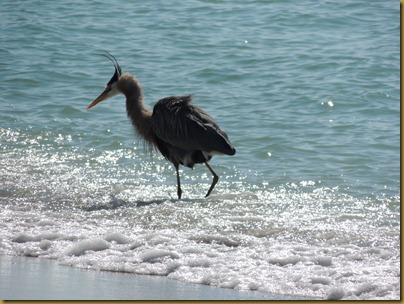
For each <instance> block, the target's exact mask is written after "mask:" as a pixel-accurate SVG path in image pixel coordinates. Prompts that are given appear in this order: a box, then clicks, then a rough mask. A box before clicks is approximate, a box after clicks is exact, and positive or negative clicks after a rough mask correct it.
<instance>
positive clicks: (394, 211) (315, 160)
mask: <svg viewBox="0 0 404 304" xmlns="http://www.w3.org/2000/svg"><path fill="white" fill-rule="evenodd" d="M0 20H1V21H0V42H1V43H0V55H1V56H0V77H1V78H0V79H1V82H0V92H1V93H0V152H1V158H0V171H1V174H0V185H1V186H0V202H1V204H2V205H3V211H4V212H2V213H3V214H2V219H3V223H4V224H2V225H3V227H4V232H2V235H1V237H2V239H1V245H0V250H1V251H2V252H3V253H4V254H13V255H20V254H25V255H39V256H44V257H48V256H52V257H54V258H57V259H59V260H60V261H61V263H67V264H70V265H73V266H77V267H84V266H83V263H84V261H83V259H84V258H83V257H82V256H81V257H74V258H75V259H76V260H74V258H71V257H70V256H71V255H69V254H68V253H66V252H64V251H63V250H62V249H61V248H65V246H68V245H71V246H74V245H72V242H74V241H75V240H76V241H77V239H79V240H80V239H82V238H88V239H89V240H90V241H91V240H93V239H97V238H99V237H101V238H103V237H105V235H109V234H111V233H113V234H114V233H115V234H116V233H120V234H122V235H123V236H126V237H129V238H130V239H131V240H132V241H133V240H138V239H142V240H143V241H142V242H143V243H142V242H141V244H143V245H139V247H137V249H136V250H137V251H136V250H135V252H133V249H131V250H132V251H130V253H131V255H132V256H135V257H136V256H142V255H144V254H146V255H147V251H146V250H166V251H168V252H171V251H175V252H176V254H178V255H179V256H180V257H179V258H178V257H176V258H175V263H179V264H180V265H181V266H178V267H177V268H174V270H173V271H172V272H168V273H166V274H165V275H167V276H168V277H171V278H173V279H178V280H184V281H191V282H196V283H203V284H210V285H215V286H219V287H225V288H236V289H254V290H259V291H270V292H276V293H292V294H297V295H305V296H306V295H307V296H314V297H317V296H318V297H320V298H327V297H328V298H333V297H334V298H335V297H336V298H344V299H376V298H380V299H397V298H398V297H399V287H398V286H399V285H397V284H398V282H399V273H400V271H399V232H400V231H399V230H400V226H399V214H400V203H399V202H400V173H399V168H400V157H399V151H400V144H399V136H400V133H399V132H400V130H399V128H400V118H399V114H400V101H399V94H400V87H399V77H400V76H399V73H400V70H399V62H400V57H399V6H398V5H397V4H396V3H393V2H392V1H371V2H370V3H368V2H363V3H358V2H354V1H347V0H346V1H334V2H324V1H320V2H319V1H299V2H296V1H293V2H292V1H248V2H247V3H242V2H235V1H186V2H185V3H183V2H179V1H174V0H172V1H153V2H145V1H139V3H136V2H134V3H133V2H132V3H130V2H126V1H115V2H114V3H113V4H111V3H110V2H108V1H87V2H85V3H83V2H72V1H68V2H65V1H29V2H24V1H10V2H3V3H2V6H1V8H0ZM104 51H108V52H110V53H112V54H113V55H114V56H115V57H116V58H117V59H118V61H119V63H120V65H121V67H122V69H123V71H128V72H130V73H133V74H134V75H136V77H137V78H138V79H139V80H140V82H141V83H142V85H143V88H144V92H145V102H146V104H147V105H148V106H149V107H150V108H151V107H152V106H153V104H154V103H155V102H156V101H157V100H159V99H160V98H162V97H165V96H169V95H185V94H194V103H195V104H197V105H198V106H200V107H202V108H203V109H205V110H206V111H207V112H208V113H210V114H211V115H212V116H213V117H214V118H215V119H216V120H217V122H218V123H219V125H220V126H221V127H222V128H223V129H224V130H225V131H226V132H227V134H228V135H229V138H230V140H231V141H232V143H233V144H234V146H235V148H236V150H237V153H236V155H235V156H233V157H230V156H220V157H219V156H218V157H214V158H213V160H212V161H211V165H212V167H213V168H214V169H215V170H216V172H217V173H218V174H219V176H220V180H219V183H218V185H217V186H216V188H215V190H214V193H213V196H212V198H210V199H207V200H205V199H203V196H204V194H205V193H206V191H207V189H208V188H209V185H210V182H211V176H210V174H209V172H208V171H207V170H206V168H204V166H200V167H197V168H195V169H194V170H189V169H187V168H183V169H182V170H181V178H182V185H183V197H184V199H183V200H182V201H179V202H178V201H176V200H175V198H176V181H175V171H174V168H173V167H172V165H171V164H169V163H167V162H166V161H165V160H164V159H163V158H162V157H161V156H160V155H159V154H158V153H152V154H150V153H148V151H147V150H146V149H144V147H143V145H142V142H141V140H139V139H137V138H136V137H135V135H134V132H133V129H132V126H131V124H130V122H129V120H128V118H127V116H126V110H125V102H124V97H123V96H117V97H114V98H113V99H111V100H108V101H105V102H103V103H101V104H99V105H97V106H96V107H94V108H93V109H91V110H90V111H86V107H87V106H88V105H89V104H90V103H91V101H92V100H94V98H95V97H97V96H98V95H99V94H100V93H101V91H102V90H103V89H104V85H105V84H106V83H107V82H108V81H109V79H110V77H111V76H112V74H113V66H112V64H111V63H110V62H109V61H108V60H106V59H105V58H104V57H101V56H99V55H98V54H99V53H102V52H104ZM61 211H63V212H61ZM89 211H91V212H89ZM11 219H13V223H12V221H11ZM44 222H45V223H50V228H51V229H50V228H49V227H48V225H42V224H39V223H44ZM28 223H30V224H28ZM35 223H36V224H35ZM111 223H113V224H112V225H111ZM84 226H85V227H87V228H83V227H84ZM49 229H50V230H51V231H52V233H54V234H55V235H56V236H58V235H59V237H55V238H53V239H52V238H49V237H48V238H46V237H45V238H41V237H39V236H41V235H42V236H43V233H45V232H48V231H49ZM82 229H85V230H82ZM152 233H156V235H165V238H166V240H165V241H164V242H163V241H161V242H156V243H153V242H152V241H150V238H151V237H150V234H152ZM21 235H23V236H24V235H25V236H27V235H28V236H30V237H31V239H29V238H28V239H24V238H23V239H24V240H25V241H24V242H16V241H15V240H16V238H17V239H18V237H19V236H20V237H21ZM55 235H53V236H55ZM60 235H69V236H70V237H71V239H70V240H65V239H63V237H62V239H60ZM32 238H33V239H32ZM13 240H14V241H13ZM102 240H104V239H102ZM44 241H48V242H50V243H51V245H52V246H50V247H49V249H47V250H43V249H41V250H39V251H36V250H37V247H38V244H41V243H43V242H44ZM104 241H105V242H108V241H107V240H104ZM232 242H235V243H232ZM114 244H115V243H114ZM229 244H230V245H231V244H233V245H234V244H236V245H237V246H230V247H229ZM220 246H222V247H223V248H224V249H223V248H222V247H220ZM45 247H46V246H45ZM160 247H161V248H160ZM183 247H185V248H186V250H185V251H184V250H183V249H181V248H183ZM101 248H102V246H101ZM108 248H109V249H105V248H104V249H105V250H104V251H105V252H108V254H107V253H105V254H106V255H108V256H111V255H112V256H114V254H113V253H111V252H110V251H111V250H112V249H113V248H111V247H108ZM226 248H227V249H226ZM228 248H233V249H232V250H234V252H231V253H229V252H227V250H228ZM330 248H331V249H330ZM303 249H304V250H303ZM49 250H50V251H49ZM122 250H123V249H122ZM181 250H182V251H181ZM325 250H329V251H327V252H326V251H325ZM210 251H215V254H216V258H214V257H212V254H213V253H212V252H210ZM216 251H217V252H216ZM33 252H34V253H33ZM101 252H103V251H101ZM190 252H191V253H190ZM343 252H345V253H343ZM369 252H370V253H369ZM198 253H199V254H200V255H201V256H202V257H201V256H198ZM127 254H128V255H129V251H128V253H127ZM160 254H161V252H160ZM190 254H192V255H195V257H192V258H195V259H196V260H198V261H199V262H195V261H194V264H195V263H196V264H198V263H200V264H201V265H202V266H203V265H204V266H203V267H199V266H198V267H196V266H192V265H194V264H192V263H191V262H189V260H190V259H191V257H189V255H190ZM158 255H159V254H158V253H157V256H158ZM309 255H311V256H313V257H314V259H315V260H312V259H309V258H308V256H309ZM173 256H175V255H174V254H172V255H167V254H166V255H164V254H163V255H162V256H161V257H160V258H161V261H160V262H161V263H160V262H159V263H160V264H161V268H162V269H163V268H164V267H168V268H169V266H167V265H171V266H172V264H170V263H174V262H172V261H171V260H170V259H171V258H172V259H174V258H173ZM115 257H116V260H118V257H117V256H115ZM219 257H220V258H219ZM235 257H243V258H239V259H237V260H236V258H235ZM258 257H259V258H258ZM86 259H93V260H92V263H93V264H94V265H95V264H97V261H103V258H102V257H100V256H94V258H91V257H88V256H87V257H86ZM229 259H230V260H232V261H234V263H235V264H236V265H239V266H238V267H239V269H238V270H237V269H232V267H233V266H234V263H230V264H226V261H228V260H229ZM277 259H278V260H277ZM279 259H281V260H279ZM282 259H285V260H282ZM324 259H325V260H324ZM328 259H330V260H328ZM141 260H142V259H141ZM257 260H259V262H258V261H257ZM142 261H143V262H142V263H141V262H136V261H131V262H130V263H133V264H134V266H133V267H132V266H130V267H129V268H130V272H134V273H147V274H156V273H159V271H160V270H159V269H160V268H159V269H153V270H150V269H151V268H152V267H151V266H150V265H149V264H150V263H148V262H150V260H148V259H143V260H142ZM271 261H272V262H271ZM273 261H278V262H276V263H275V262H273ZM279 261H280V262H279ZM319 261H320V262H319ZM324 261H325V262H324ZM330 261H332V262H330ZM289 262H290V263H289ZM100 263H101V262H100ZM127 263H129V262H128V261H126V260H125V262H121V264H120V263H119V262H118V261H117V262H116V264H114V266H108V267H111V269H112V270H114V271H117V270H118V271H120V270H122V269H123V268H125V267H126V266H125V267H124V266H123V264H125V265H126V264H127ZM159 263H153V265H152V266H153V267H157V266H156V265H158V264H159ZM187 263H188V264H187ZM251 263H256V264H257V267H255V268H254V267H253V266H251ZM262 263H263V264H265V267H264V266H262ZM310 263H312V264H310ZM191 264H192V265H191ZM218 264H219V265H222V267H223V269H226V270H225V271H224V272H223V271H221V272H215V270H217V269H220V267H218ZM309 264H310V265H309ZM97 265H98V266H94V267H93V268H96V269H97V267H98V268H99V269H107V270H111V269H109V268H108V267H107V266H105V265H104V264H102V263H101V264H97ZM198 265H199V264H198ZM290 265H292V266H290ZM247 266H248V267H247ZM122 267H123V268H122ZM187 267H188V268H187ZM90 268H91V267H90ZM318 268H319V269H318ZM320 268H321V269H320ZM348 268H349V270H347V269H348ZM164 269H165V268H164ZM170 269H171V268H170ZM184 269H185V270H184ZM223 269H222V270H223ZM240 269H248V270H249V271H247V270H246V271H240ZM364 269H365V270H364ZM125 271H126V270H125ZM148 271H149V272H148ZM223 273H226V276H223V277H221V275H223ZM257 273H258V274H257ZM159 274H160V273H159ZM199 274H200V275H199ZM271 274H272V275H271ZM348 274H350V275H348ZM198 275H199V276H198ZM276 275H278V277H277V278H276V279H275V278H273V280H274V282H273V283H272V281H271V279H268V277H271V278H272V276H276ZM299 275H300V277H299ZM261 276H262V278H263V279H262V280H260V281H254V278H257V277H258V278H261ZM264 278H265V279H264ZM313 278H314V279H313ZM324 278H326V279H324ZM279 282H281V283H280V284H278V283H279ZM313 282H314V283H313ZM318 282H320V283H318ZM388 283H389V284H390V285H388ZM392 286H393V287H392Z"/></svg>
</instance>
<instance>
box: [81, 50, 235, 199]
mask: <svg viewBox="0 0 404 304" xmlns="http://www.w3.org/2000/svg"><path fill="white" fill-rule="evenodd" d="M103 56H105V57H107V58H108V59H109V60H111V61H112V63H113V64H114V67H115V73H114V76H112V78H111V80H110V81H109V82H108V84H107V85H106V88H105V90H104V92H102V93H101V95H100V96H98V97H97V98H96V99H95V100H94V101H93V102H92V103H91V104H90V105H89V106H88V107H87V110H88V109H90V108H92V107H93V106H95V105H96V104H97V103H99V102H101V101H103V100H105V99H108V98H110V97H112V96H115V95H117V94H119V93H122V94H124V95H125V97H126V110H127V113H128V116H129V117H130V118H131V120H132V124H133V126H134V127H135V129H136V131H137V133H138V135H139V136H141V137H142V138H143V139H144V140H145V142H146V143H148V144H149V145H150V146H154V147H157V149H158V150H159V151H160V152H161V154H163V156H164V157H165V158H166V159H167V160H169V161H170V162H172V163H173V165H174V167H175V170H176V173H177V194H178V199H180V198H181V194H182V191H181V183H180V175H179V172H178V167H179V165H183V166H186V167H189V168H193V167H194V165H195V164H199V163H204V164H205V165H206V167H207V168H208V169H209V171H210V172H211V173H212V175H213V182H212V184H211V186H210V188H209V190H208V193H207V194H206V197H208V196H209V194H210V193H211V192H212V190H213V188H214V187H215V185H216V183H217V181H218V180H219V177H218V175H217V174H216V173H215V171H213V169H212V168H211V167H210V166H209V164H208V161H209V160H210V159H211V158H212V156H213V155H215V154H219V155H220V154H227V155H234V154H235V153H236V150H235V149H234V148H233V146H232V144H231V143H230V141H229V139H228V137H227V134H226V133H225V132H223V131H222V130H221V129H220V127H219V126H218V125H217V124H216V123H215V121H214V120H213V119H212V118H211V117H210V116H209V115H208V114H207V113H206V112H205V111H203V110H202V109H200V108H198V107H196V106H194V105H192V104H191V96H171V97H165V98H163V99H160V100H159V101H158V102H157V103H156V104H155V105H154V108H153V112H152V111H150V110H149V109H147V108H146V106H145V104H144V103H143V91H142V87H141V85H140V83H139V80H137V79H136V77H135V76H133V75H131V74H129V73H124V74H122V72H121V68H120V66H119V64H118V62H117V60H116V59H115V57H113V56H112V55H111V54H109V53H108V56H107V55H103Z"/></svg>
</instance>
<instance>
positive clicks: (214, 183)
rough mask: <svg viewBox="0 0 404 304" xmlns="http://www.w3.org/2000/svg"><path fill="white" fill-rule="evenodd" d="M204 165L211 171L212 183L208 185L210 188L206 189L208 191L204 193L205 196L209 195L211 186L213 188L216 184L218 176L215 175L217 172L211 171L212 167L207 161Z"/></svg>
mask: <svg viewBox="0 0 404 304" xmlns="http://www.w3.org/2000/svg"><path fill="white" fill-rule="evenodd" d="M205 165H206V167H208V169H209V171H210V173H212V175H213V182H212V185H210V188H209V190H208V193H207V194H206V196H205V197H208V196H209V195H210V193H211V192H212V190H213V188H215V185H216V184H217V181H218V180H219V176H217V174H216V173H215V171H213V169H212V168H211V167H210V166H209V165H208V163H207V162H205Z"/></svg>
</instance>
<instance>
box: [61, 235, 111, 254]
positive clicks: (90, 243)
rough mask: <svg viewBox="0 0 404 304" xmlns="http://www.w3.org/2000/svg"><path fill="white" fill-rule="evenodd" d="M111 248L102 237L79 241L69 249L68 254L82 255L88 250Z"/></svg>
mask: <svg viewBox="0 0 404 304" xmlns="http://www.w3.org/2000/svg"><path fill="white" fill-rule="evenodd" d="M108 248H109V244H108V243H107V242H106V241H105V240H102V239H93V240H84V241H79V242H77V243H76V244H74V245H73V246H71V247H70V248H69V249H68V250H67V255H74V256H80V255H83V254H85V253H86V251H88V250H91V251H102V250H105V249H108Z"/></svg>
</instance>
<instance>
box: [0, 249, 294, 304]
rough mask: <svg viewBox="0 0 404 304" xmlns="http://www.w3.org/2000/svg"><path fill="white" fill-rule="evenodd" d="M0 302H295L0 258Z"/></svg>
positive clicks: (25, 259)
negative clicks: (0, 300)
mask: <svg viewBox="0 0 404 304" xmlns="http://www.w3.org/2000/svg"><path fill="white" fill-rule="evenodd" d="M0 266H1V268H0V269H1V284H0V299H2V300H294V299H295V300H296V299H302V298H296V297H290V296H284V295H275V294H270V293H263V292H254V291H238V290H233V289H222V288H216V287H211V286H207V285H198V284H190V283H184V282H179V281H175V280H171V279H168V278H165V277H158V276H147V275H145V276H142V275H134V274H129V273H117V272H106V271H94V270H85V269H78V268H73V267H69V266H62V265H59V264H58V262H57V261H53V260H45V259H40V258H29V257H16V256H4V255H3V256H0Z"/></svg>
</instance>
